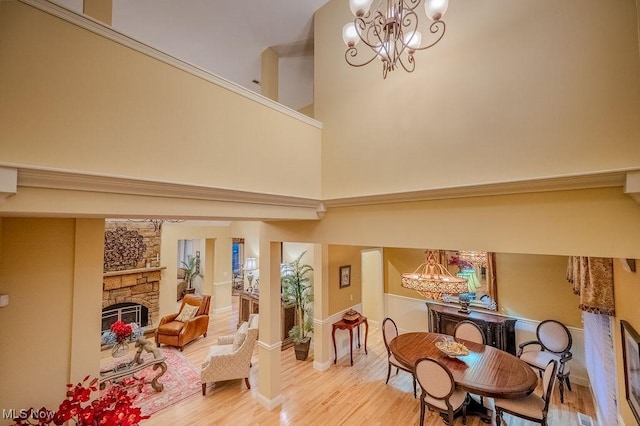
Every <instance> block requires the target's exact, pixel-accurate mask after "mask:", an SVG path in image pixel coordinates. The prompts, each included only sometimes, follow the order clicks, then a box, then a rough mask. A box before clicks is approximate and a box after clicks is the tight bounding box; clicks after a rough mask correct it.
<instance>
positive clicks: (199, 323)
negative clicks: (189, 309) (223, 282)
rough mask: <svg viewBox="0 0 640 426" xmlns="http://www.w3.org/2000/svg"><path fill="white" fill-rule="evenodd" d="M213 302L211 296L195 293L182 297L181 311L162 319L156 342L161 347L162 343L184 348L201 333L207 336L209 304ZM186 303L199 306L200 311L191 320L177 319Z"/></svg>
mask: <svg viewBox="0 0 640 426" xmlns="http://www.w3.org/2000/svg"><path fill="white" fill-rule="evenodd" d="M210 303H211V296H207V295H195V294H187V295H185V296H184V298H183V299H182V305H180V311H179V312H177V313H175V314H171V315H167V316H166V317H163V318H162V319H161V320H160V324H159V325H158V328H157V329H156V344H157V345H158V347H160V344H161V343H163V344H165V345H170V346H176V347H178V348H180V350H181V351H182V349H183V348H184V346H185V345H187V344H188V343H190V342H192V341H194V340H195V339H197V338H198V337H200V335H204V337H207V328H208V327H209V305H210ZM185 305H191V306H196V307H198V311H197V312H196V314H195V317H193V318H192V319H190V320H187V321H184V322H182V321H177V320H176V318H177V317H178V315H179V314H180V312H181V311H182V309H183V308H184V306H185Z"/></svg>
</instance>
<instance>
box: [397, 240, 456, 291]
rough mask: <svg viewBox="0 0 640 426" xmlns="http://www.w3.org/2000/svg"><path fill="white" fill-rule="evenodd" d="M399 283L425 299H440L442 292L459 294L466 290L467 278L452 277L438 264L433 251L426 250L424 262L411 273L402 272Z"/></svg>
mask: <svg viewBox="0 0 640 426" xmlns="http://www.w3.org/2000/svg"><path fill="white" fill-rule="evenodd" d="M401 285H402V287H405V288H410V289H412V290H415V291H417V292H418V293H419V294H420V295H421V296H423V297H426V298H427V299H436V300H438V299H442V295H443V294H460V293H465V292H466V291H467V279H466V278H462V277H454V276H453V275H451V273H450V272H449V271H448V270H447V268H446V267H444V266H442V265H441V264H439V263H438V262H437V260H436V255H435V253H434V252H433V251H427V252H426V259H425V261H424V263H423V264H422V265H420V266H418V269H416V270H415V271H414V272H412V273H405V274H402V279H401Z"/></svg>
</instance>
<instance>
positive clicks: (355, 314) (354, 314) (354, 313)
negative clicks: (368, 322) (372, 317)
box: [342, 309, 360, 322]
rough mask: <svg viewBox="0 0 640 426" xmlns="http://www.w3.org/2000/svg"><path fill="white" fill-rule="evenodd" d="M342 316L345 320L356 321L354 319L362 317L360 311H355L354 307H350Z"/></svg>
mask: <svg viewBox="0 0 640 426" xmlns="http://www.w3.org/2000/svg"><path fill="white" fill-rule="evenodd" d="M342 318H343V319H344V320H345V321H349V322H354V321H357V320H358V319H360V314H359V313H358V311H354V310H353V309H349V310H348V311H347V312H345V313H344V315H343V316H342Z"/></svg>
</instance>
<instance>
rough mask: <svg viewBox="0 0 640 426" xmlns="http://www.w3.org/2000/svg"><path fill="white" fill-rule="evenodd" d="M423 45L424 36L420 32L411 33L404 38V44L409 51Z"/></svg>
mask: <svg viewBox="0 0 640 426" xmlns="http://www.w3.org/2000/svg"><path fill="white" fill-rule="evenodd" d="M420 43H422V34H421V33H420V31H411V32H409V33H407V34H406V35H405V36H404V44H406V45H407V47H408V48H409V49H417V48H418V47H420Z"/></svg>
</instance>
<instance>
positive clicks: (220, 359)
mask: <svg viewBox="0 0 640 426" xmlns="http://www.w3.org/2000/svg"><path fill="white" fill-rule="evenodd" d="M257 339H258V314H252V315H250V316H249V321H248V322H244V323H242V325H240V327H239V328H238V331H236V334H234V335H231V336H220V337H219V338H218V341H217V342H216V343H215V344H214V345H212V346H211V347H210V348H209V353H208V354H207V357H206V359H205V360H204V362H203V363H202V371H201V372H200V381H201V382H202V395H205V394H206V392H207V383H209V382H213V383H215V382H220V381H223V380H233V379H244V381H245V383H246V385H247V388H249V389H251V385H250V384H249V372H250V369H251V356H252V355H253V347H254V346H255V343H256V340H257Z"/></svg>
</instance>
